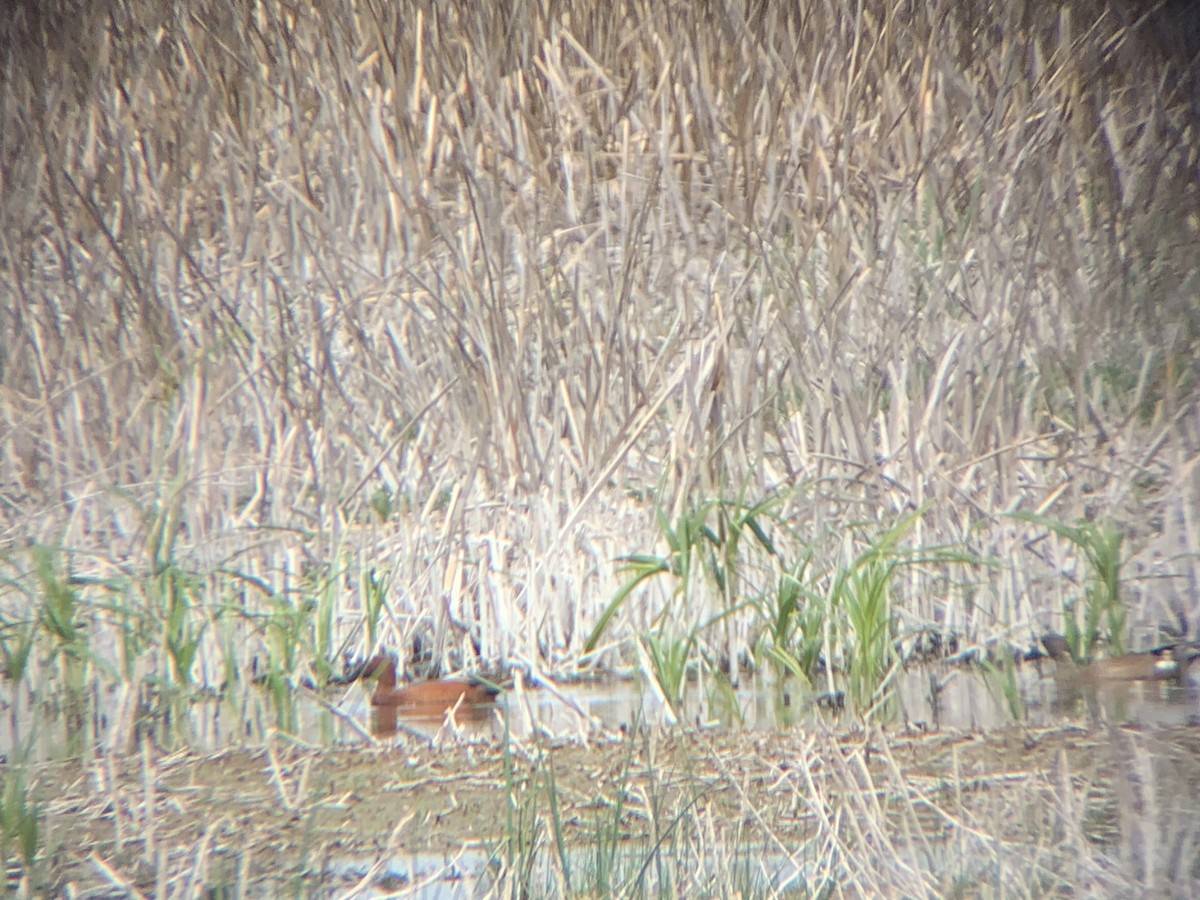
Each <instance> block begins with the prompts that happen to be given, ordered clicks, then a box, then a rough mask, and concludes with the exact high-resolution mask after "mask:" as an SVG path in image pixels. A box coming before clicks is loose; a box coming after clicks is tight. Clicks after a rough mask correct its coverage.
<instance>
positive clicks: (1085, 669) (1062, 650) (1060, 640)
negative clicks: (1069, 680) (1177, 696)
mask: <svg viewBox="0 0 1200 900" xmlns="http://www.w3.org/2000/svg"><path fill="white" fill-rule="evenodd" d="M1042 645H1043V646H1044V647H1045V648H1046V652H1047V653H1048V654H1049V655H1050V657H1051V659H1053V660H1054V661H1055V662H1056V663H1058V665H1059V671H1060V672H1062V673H1064V674H1068V675H1071V676H1073V677H1077V678H1081V679H1084V680H1086V681H1095V682H1115V681H1180V680H1182V678H1183V675H1184V670H1185V669H1186V668H1187V663H1188V661H1189V654H1187V653H1184V654H1179V653H1177V652H1176V648H1174V647H1164V648H1162V649H1160V650H1155V651H1152V652H1150V653H1129V654H1127V655H1125V656H1117V657H1113V658H1111V659H1099V660H1096V661H1095V662H1093V663H1091V664H1089V665H1087V666H1080V665H1078V664H1076V662H1075V661H1074V659H1073V658H1072V657H1071V653H1070V649H1069V648H1068V646H1067V641H1066V638H1064V637H1063V636H1062V635H1060V634H1048V635H1046V636H1045V637H1043V638H1042ZM1181 663H1182V664H1181Z"/></svg>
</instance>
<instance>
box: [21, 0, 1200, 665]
mask: <svg viewBox="0 0 1200 900" xmlns="http://www.w3.org/2000/svg"><path fill="white" fill-rule="evenodd" d="M801 7H803V8H801ZM1097 9H1099V14H1098V15H1097ZM1164 27H1165V29H1166V31H1167V32H1168V33H1170V34H1171V35H1172V40H1170V41H1166V40H1163V39H1162V32H1163V31H1164ZM1180 35H1181V32H1180V31H1179V30H1178V29H1172V28H1171V25H1170V23H1167V25H1166V26H1164V25H1163V22H1162V20H1161V18H1154V17H1151V18H1149V19H1145V18H1139V17H1138V15H1137V14H1136V12H1130V11H1129V10H1127V9H1125V8H1123V7H1119V6H1111V7H1106V6H1104V5H1101V6H1100V7H1099V8H1098V7H1097V6H1096V5H1095V4H1092V3H1066V4H1059V5H1055V6H1054V7H1053V8H1050V7H1047V6H1046V5H1045V4H1040V3H1034V2H1012V3H990V4H985V3H980V2H974V3H963V2H960V0H930V2H927V3H909V2H881V0H862V2H860V3H857V4H850V5H847V4H844V3H840V2H828V0H826V2H816V3H811V4H804V5H799V4H791V3H739V2H728V3H721V4H694V3H650V2H636V0H632V2H619V0H618V2H610V3H604V4H591V3H583V2H563V3H551V2H541V3H538V2H516V0H514V2H512V3H507V4H473V3H463V4H437V5H426V4H421V3H412V2H390V0H389V2H380V0H362V2H353V0H340V2H329V3H322V4H318V5H316V6H315V7H313V6H311V5H308V4H297V5H290V4H279V3H247V4H229V3H222V2H217V0H200V2H195V3H186V4H160V3H149V2H145V0H113V2H109V3H103V4H71V3H66V2H60V3H58V4H54V3H49V4H32V3H27V4H24V5H23V6H21V7H18V8H17V9H16V11H15V12H14V13H13V20H12V22H11V24H10V27H9V28H8V29H7V34H6V36H5V37H4V39H3V40H4V41H5V44H4V52H3V54H2V56H0V60H2V62H0V72H2V79H3V80H2V83H0V173H2V174H0V178H2V179H3V180H2V182H0V185H2V194H3V196H2V202H0V269H2V277H0V333H2V334H4V335H5V336H6V337H5V339H4V341H3V343H2V344H0V494H2V501H0V516H2V517H3V524H2V525H0V550H2V551H3V563H4V568H5V577H6V578H7V579H9V580H10V587H9V588H7V589H6V590H7V595H8V597H9V601H10V602H9V610H8V616H9V618H13V617H15V616H17V615H18V612H19V605H20V604H21V603H23V602H25V600H26V598H27V597H29V596H30V595H29V594H27V593H22V592H20V591H19V590H17V589H16V588H15V587H13V586H12V585H14V584H15V585H17V586H22V585H27V584H28V583H29V576H28V573H29V572H30V570H31V565H32V564H31V562H30V558H29V554H28V553H26V550H25V548H26V547H28V546H29V545H31V544H39V545H47V546H50V547H52V548H55V549H56V550H61V561H60V565H61V567H62V570H63V572H64V576H66V575H69V576H70V577H71V578H73V580H74V581H75V582H77V583H78V582H85V586H84V588H81V590H84V591H86V593H87V597H88V598H89V599H90V601H91V603H93V604H95V605H93V606H92V607H90V608H91V609H92V613H91V619H92V623H91V625H92V632H91V633H92V637H93V641H94V646H95V648H96V650H97V652H98V653H99V655H101V656H112V657H115V656H118V655H119V654H120V652H121V650H120V647H121V646H122V643H121V642H122V641H127V639H128V637H129V634H130V626H129V625H128V623H126V624H124V625H122V624H121V623H120V622H118V621H116V619H117V618H118V617H115V616H114V614H113V613H112V611H111V610H110V609H108V608H107V607H106V606H105V605H103V604H107V603H110V602H116V603H118V604H119V605H120V606H121V607H122V608H123V609H128V608H141V606H142V605H145V606H147V607H152V606H153V605H154V604H155V603H160V602H163V600H162V598H163V596H164V595H165V596H168V597H174V598H175V601H178V600H179V598H180V597H182V598H183V600H184V601H185V602H184V603H183V605H182V606H179V605H178V603H176V604H175V605H173V606H172V605H171V603H167V604H166V605H167V606H169V607H170V609H171V615H177V616H179V615H181V616H183V617H184V618H186V619H187V620H189V621H190V622H191V626H192V630H190V631H186V632H185V634H184V637H186V638H187V640H192V639H195V640H197V641H198V642H199V646H200V652H199V654H198V657H197V658H198V662H197V665H198V666H199V667H200V670H201V671H199V672H198V677H199V678H201V679H208V680H214V679H215V678H216V677H217V676H218V674H219V671H220V663H219V662H218V661H217V660H219V659H220V658H221V656H222V653H228V652H229V651H230V648H234V649H235V651H236V652H237V653H239V654H241V653H243V652H244V651H245V650H246V648H249V650H250V651H251V652H257V651H258V650H259V649H261V648H262V647H263V646H265V644H266V642H267V641H268V635H267V634H266V632H265V631H264V630H263V628H262V626H261V623H260V620H259V619H258V618H256V616H258V615H260V614H265V613H266V612H267V611H269V610H271V609H273V608H277V607H278V605H279V604H280V603H283V604H285V605H286V604H302V603H303V602H304V601H305V600H306V599H307V598H312V597H319V596H332V597H333V598H334V601H335V609H334V611H333V613H334V614H333V620H332V621H333V622H334V627H333V628H332V630H331V631H330V632H329V633H328V634H326V635H325V636H324V638H313V639H312V640H313V641H314V646H313V647H311V648H310V650H311V651H312V652H315V653H326V652H333V651H335V650H336V649H337V648H338V646H340V644H341V642H342V641H343V640H345V639H348V638H350V639H354V640H357V638H354V637H353V635H354V634H355V633H354V632H353V630H352V628H353V626H354V624H355V622H356V619H357V617H358V615H359V612H358V611H359V610H360V609H361V600H362V598H361V596H360V591H361V585H362V584H363V583H364V580H365V577H366V574H367V573H369V572H372V571H373V572H374V573H375V574H376V577H383V578H385V579H386V587H387V591H388V594H387V598H386V599H387V603H386V604H385V613H384V618H383V620H382V622H381V627H382V632H381V636H382V640H384V641H385V642H388V643H392V644H403V645H405V646H408V645H409V644H410V643H411V641H412V640H413V639H414V638H417V637H420V638H421V640H422V642H423V647H424V648H425V649H428V650H431V651H432V652H433V654H434V656H435V658H436V659H438V660H444V661H446V662H448V663H450V662H452V663H455V664H461V663H464V662H465V663H470V662H471V661H473V660H476V659H482V660H486V661H496V660H502V659H503V660H518V661H519V660H524V661H527V662H528V663H530V664H532V665H537V666H542V667H547V668H552V669H559V670H561V669H569V668H571V667H573V666H575V665H576V664H577V663H578V662H579V654H580V650H581V647H582V645H583V642H584V641H585V640H586V639H587V636H588V634H589V632H590V631H591V629H592V626H593V625H594V624H595V622H596V620H597V618H598V617H599V615H600V614H601V612H602V611H603V609H604V608H605V606H606V604H607V602H608V600H609V599H610V598H611V597H612V596H613V594H614V593H615V591H616V590H617V588H618V587H619V583H620V575H619V574H618V573H617V572H616V567H615V566H614V563H613V560H614V559H615V558H616V557H618V556H620V555H622V554H627V553H632V552H639V551H648V550H651V549H653V547H654V545H655V542H656V540H657V532H656V530H655V525H654V515H653V506H654V504H655V503H657V504H660V505H661V506H662V507H663V508H665V509H668V510H674V511H676V512H678V511H680V510H682V509H684V508H685V507H686V506H687V505H688V503H689V502H691V501H694V500H695V499H696V498H709V497H714V496H720V495H732V494H734V493H737V492H738V491H743V492H744V494H745V495H746V496H748V497H751V498H755V497H761V496H766V495H769V494H771V493H773V492H776V491H780V490H786V489H794V493H792V494H790V495H788V496H787V498H786V502H784V503H783V504H782V505H781V506H780V507H778V509H779V510H780V512H779V520H778V521H780V522H782V523H787V524H788V525H790V526H791V528H790V530H789V531H788V532H787V533H785V534H782V535H781V536H780V538H779V539H780V540H782V541H785V542H792V543H793V544H794V545H800V544H803V543H813V544H817V545H819V546H822V547H825V548H827V549H828V552H829V553H831V554H832V553H835V552H840V551H839V548H841V547H842V544H843V536H844V533H845V531H846V528H847V523H850V522H857V523H868V524H872V525H874V526H878V527H880V528H886V527H887V526H888V525H889V524H890V523H892V522H894V521H895V520H896V519H898V518H899V517H900V516H902V515H903V514H905V513H906V512H908V511H911V510H914V509H921V508H924V509H926V512H925V514H924V515H923V516H922V517H921V519H920V520H919V522H918V524H917V525H916V526H915V530H914V534H913V537H914V541H915V542H916V543H917V544H920V545H931V544H945V543H961V544H963V545H965V546H966V547H967V548H968V549H969V550H971V551H972V552H974V553H977V554H979V555H981V556H984V557H991V558H994V559H996V560H998V561H999V563H1000V566H999V567H998V568H996V569H975V568H967V567H962V568H956V567H954V566H949V567H946V568H944V569H939V570H933V569H930V570H919V569H917V570H914V572H913V573H912V575H911V577H910V578H908V580H907V581H906V582H905V584H903V585H902V586H901V591H900V593H899V595H898V596H897V598H896V604H897V609H898V610H899V611H900V613H901V615H902V617H903V619H904V622H905V623H906V624H908V625H912V626H913V627H917V626H923V625H932V626H934V627H936V628H939V629H943V630H953V631H956V632H959V633H962V634H964V635H966V636H967V637H968V638H969V639H971V640H987V639H991V638H995V637H1006V638H1008V637H1011V638H1012V639H1014V640H1017V641H1023V640H1027V639H1028V637H1029V636H1030V635H1031V633H1032V632H1034V631H1037V630H1040V629H1041V628H1043V627H1046V626H1048V625H1051V624H1053V620H1054V618H1055V616H1056V614H1057V612H1058V611H1059V610H1060V608H1061V606H1062V603H1063V601H1064V600H1067V599H1070V597H1071V596H1073V595H1074V594H1076V593H1078V591H1079V589H1080V588H1079V584H1080V583H1081V582H1082V580H1083V579H1084V573H1082V572H1081V571H1077V568H1078V559H1077V556H1076V554H1075V548H1073V547H1071V546H1069V545H1068V544H1066V543H1065V542H1062V541H1060V540H1059V539H1058V538H1057V536H1056V535H1054V534H1052V533H1047V532H1046V530H1045V529H1038V528H1036V527H1034V526H1032V525H1030V524H1028V523H1025V522H1019V521H1015V520H1013V519H1010V518H1006V517H1005V516H1004V514H1005V513H1006V512H1009V511H1012V510H1016V509H1022V510H1026V511H1037V512H1041V513H1046V514H1048V515H1051V516H1054V517H1057V518H1059V519H1061V520H1062V521H1073V520H1074V519H1076V518H1077V517H1080V516H1087V517H1089V518H1094V519H1097V520H1103V521H1111V522H1114V523H1115V524H1116V526H1117V527H1119V528H1120V529H1122V530H1123V531H1124V532H1125V533H1126V534H1127V535H1128V536H1129V546H1130V548H1131V549H1130V553H1131V556H1130V560H1129V565H1128V566H1127V568H1126V572H1128V573H1131V574H1132V578H1131V579H1130V582H1129V584H1127V585H1126V599H1127V601H1128V602H1129V603H1130V604H1131V608H1132V609H1131V616H1130V622H1131V624H1132V626H1133V628H1134V631H1135V639H1136V637H1137V635H1141V636H1143V637H1148V636H1149V635H1150V634H1151V632H1152V631H1153V629H1154V628H1156V627H1157V626H1158V625H1160V624H1162V623H1164V622H1165V623H1168V624H1180V619H1181V618H1182V619H1183V620H1185V621H1184V622H1183V624H1185V625H1187V626H1190V627H1191V628H1192V629H1193V630H1194V629H1195V628H1196V627H1197V624H1198V619H1200V606H1198V604H1200V601H1198V600H1197V597H1198V596H1200V592H1198V590H1197V574H1198V572H1200V566H1198V565H1197V560H1196V556H1195V553H1196V549H1197V547H1200V538H1198V534H1197V529H1198V527H1200V526H1198V523H1197V521H1196V510H1197V509H1200V503H1198V502H1197V501H1198V500H1200V496H1198V494H1200V481H1198V478H1200V476H1198V474H1197V467H1196V465H1195V463H1196V461H1197V459H1198V458H1200V457H1198V451H1200V430H1198V425H1200V423H1198V421H1197V417H1196V407H1195V402H1196V396H1197V391H1196V384H1197V375H1198V374H1200V372H1198V367H1197V362H1196V360H1197V352H1196V350H1197V346H1196V343H1197V338H1198V337H1200V306H1197V304H1196V301H1195V297H1196V295H1197V289H1198V287H1200V281H1198V277H1197V271H1198V270H1197V263H1196V260H1197V259H1200V252H1198V251H1200V246H1198V245H1200V240H1198V237H1200V231H1198V230H1200V204H1198V192H1200V182H1198V180H1197V178H1196V172H1197V163H1198V159H1197V146H1198V145H1197V140H1196V138H1197V134H1196V125H1197V111H1198V110H1197V104H1198V102H1200V101H1198V100H1197V96H1196V93H1195V91H1194V90H1193V88H1192V87H1191V86H1192V85H1194V84H1195V79H1196V74H1197V70H1196V67H1195V64H1194V63H1193V62H1192V61H1191V60H1192V57H1189V53H1193V52H1194V50H1195V46H1196V45H1195V44H1194V43H1191V44H1189V43H1188V40H1187V34H1186V33H1182V37H1180ZM647 498H652V500H648V499H647ZM164 572H174V573H176V574H180V573H182V574H181V575H180V578H178V579H176V578H175V577H174V576H172V577H171V578H169V579H166V580H164ZM183 575H186V578H183V577H182V576H183ZM776 576H777V573H774V572H763V573H761V574H760V575H759V576H757V577H759V578H760V581H761V583H762V584H763V585H766V584H767V583H769V582H771V581H773V580H774V579H775V578H776ZM168 582H169V583H168ZM164 585H165V587H164ZM164 592H165V594H164ZM172 592H175V593H172ZM179 592H182V593H179ZM666 599H667V598H666V597H665V595H656V594H654V593H653V592H650V593H647V594H644V595H642V596H640V597H639V598H638V599H637V602H630V603H627V604H626V605H625V607H624V608H623V609H622V610H621V613H620V615H619V616H618V619H617V621H616V622H615V623H614V626H613V630H612V631H611V632H610V636H611V637H612V638H613V639H614V640H618V641H619V639H620V638H622V637H624V636H627V635H629V634H631V633H633V632H634V630H636V629H639V628H641V627H643V626H645V625H646V623H648V622H649V621H651V620H652V619H653V618H654V617H655V616H656V615H657V613H658V611H659V610H658V607H659V606H660V605H661V604H662V603H664V602H666ZM173 602H174V601H173ZM696 602H697V603H698V604H699V605H700V606H705V605H706V604H707V606H708V607H709V608H697V609H695V610H694V613H693V614H694V617H695V621H697V622H699V621H705V620H708V619H709V618H711V617H713V616H714V615H715V614H716V613H717V612H719V611H720V610H721V609H722V608H723V607H722V604H723V603H724V602H725V600H724V599H723V598H721V597H719V596H713V597H711V598H709V599H708V600H704V599H703V598H701V599H700V600H697V601H696ZM272 604H275V606H274V607H273V606H272ZM181 610H182V611H181ZM148 615H149V616H150V618H151V619H153V617H154V614H153V612H152V611H151V612H150V613H148ZM122 621H124V620H122ZM761 625H762V623H761V622H758V621H756V620H755V619H754V617H753V614H752V613H751V612H749V611H747V612H745V613H744V614H743V615H741V617H740V618H738V617H734V618H733V619H730V620H726V622H725V624H724V626H723V628H722V629H721V631H720V636H719V637H711V636H710V639H711V640H713V641H714V642H717V643H718V644H719V645H718V646H715V647H714V648H713V649H714V650H715V651H717V652H719V653H723V654H725V655H727V656H729V657H731V658H736V657H738V656H740V655H742V654H744V653H745V652H746V651H747V650H748V648H749V647H750V646H751V645H752V643H753V641H754V639H755V635H756V631H757V629H759V628H761ZM151 630H152V629H151ZM150 643H151V644H152V643H153V642H152V641H151V642H150ZM318 644H323V645H322V646H316V645H318ZM611 646H613V647H618V648H619V647H620V646H621V645H620V644H618V643H614V644H613V645H611ZM624 647H625V650H624V651H622V650H619V649H615V650H609V651H607V652H606V653H605V654H604V655H603V657H602V659H603V660H604V661H605V662H607V663H609V664H615V663H617V662H619V660H620V659H621V654H622V652H628V651H629V647H628V645H624ZM157 665H161V666H165V665H166V662H165V658H164V660H162V661H160V662H159V663H157Z"/></svg>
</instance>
